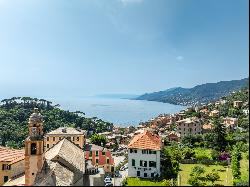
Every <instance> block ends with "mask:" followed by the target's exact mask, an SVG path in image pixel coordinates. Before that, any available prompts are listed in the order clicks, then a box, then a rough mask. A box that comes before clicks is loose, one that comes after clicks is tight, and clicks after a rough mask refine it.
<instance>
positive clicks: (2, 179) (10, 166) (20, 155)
mask: <svg viewBox="0 0 250 187" xmlns="http://www.w3.org/2000/svg"><path fill="white" fill-rule="evenodd" d="M22 174H24V150H17V149H10V148H7V147H1V146H0V186H2V185H3V184H4V183H6V182H7V181H8V180H10V179H13V178H15V177H18V176H19V175H22Z"/></svg>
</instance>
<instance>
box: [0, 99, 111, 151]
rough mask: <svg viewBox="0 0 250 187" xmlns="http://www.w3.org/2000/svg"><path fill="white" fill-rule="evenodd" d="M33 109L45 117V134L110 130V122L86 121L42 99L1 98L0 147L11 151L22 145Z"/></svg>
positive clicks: (82, 116)
mask: <svg viewBox="0 0 250 187" xmlns="http://www.w3.org/2000/svg"><path fill="white" fill-rule="evenodd" d="M35 107H37V108H38V109H39V110H40V112H41V114H42V115H43V117H44V131H45V133H46V132H50V131H51V130H54V129H56V128H58V127H63V126H70V127H79V128H81V129H84V130H89V129H93V130H94V131H95V132H97V133H99V132H104V131H108V130H111V129H112V128H113V124H112V123H108V122H105V121H102V120H101V119H98V118H96V117H93V118H87V117H85V114H84V113H83V112H80V111H76V112H69V111H65V110H62V109H60V106H59V105H52V102H50V101H46V100H44V99H37V98H30V97H14V98H11V99H4V100H2V101H1V104H0V145H2V146H9V147H14V148H20V147H23V146H24V145H23V141H24V139H25V138H26V137H27V135H28V119H29V116H30V114H31V113H32V111H33V109H34V108H35Z"/></svg>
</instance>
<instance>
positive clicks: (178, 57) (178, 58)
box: [176, 56, 184, 61]
mask: <svg viewBox="0 0 250 187" xmlns="http://www.w3.org/2000/svg"><path fill="white" fill-rule="evenodd" d="M183 59H184V57H183V56H177V57H176V60H178V61H182V60H183Z"/></svg>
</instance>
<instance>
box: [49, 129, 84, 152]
mask: <svg viewBox="0 0 250 187" xmlns="http://www.w3.org/2000/svg"><path fill="white" fill-rule="evenodd" d="M85 134H86V131H84V130H81V129H75V128H72V127H60V128H58V129H56V130H54V131H51V132H49V133H47V134H46V135H45V138H44V146H45V150H48V149H50V148H51V147H53V146H54V145H55V144H56V143H57V142H59V141H60V140H62V139H64V138H67V139H68V140H70V141H71V142H73V143H74V144H76V145H77V146H79V147H80V148H81V149H83V147H84V145H85V143H86V142H85V141H86V135H85Z"/></svg>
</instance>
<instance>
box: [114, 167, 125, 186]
mask: <svg viewBox="0 0 250 187" xmlns="http://www.w3.org/2000/svg"><path fill="white" fill-rule="evenodd" d="M120 174H121V175H122V177H120V178H116V177H115V178H113V184H114V186H122V181H123V180H124V179H125V178H126V177H127V176H128V169H126V170H125V171H120Z"/></svg>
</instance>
